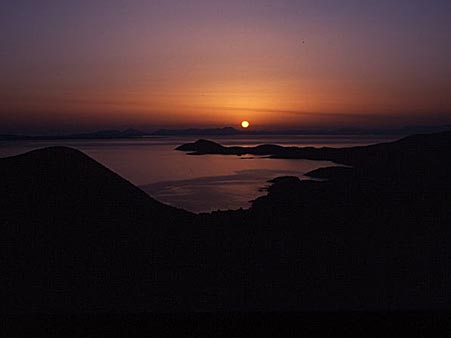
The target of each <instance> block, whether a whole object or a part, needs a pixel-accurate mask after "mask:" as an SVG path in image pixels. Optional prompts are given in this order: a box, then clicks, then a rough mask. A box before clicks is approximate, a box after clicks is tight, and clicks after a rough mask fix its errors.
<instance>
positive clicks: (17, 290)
mask: <svg viewBox="0 0 451 338" xmlns="http://www.w3.org/2000/svg"><path fill="white" fill-rule="evenodd" d="M177 149H178V150H180V151H187V152H188V153H191V154H194V155H204V154H221V155H243V154H253V155H263V156H269V157H276V158H286V159H293V160H296V159H314V160H329V161H334V162H335V163H337V164H340V166H336V167H329V168H321V169H317V170H314V171H312V172H310V173H309V174H308V175H310V176H311V177H313V178H315V180H300V179H298V178H296V177H280V178H277V179H274V180H272V181H271V186H270V187H269V188H268V191H267V193H266V194H264V195H263V196H261V197H259V198H257V199H256V200H255V201H253V202H252V206H251V207H250V208H249V209H246V210H243V209H240V210H229V211H218V212H213V213H208V214H207V213H204V214H198V215H197V214H193V213H190V212H187V211H184V210H181V209H177V208H174V207H171V206H167V205H164V204H162V203H160V202H158V201H156V200H155V199H153V198H151V197H150V196H148V195H147V194H146V193H144V192H143V191H141V190H140V189H139V188H137V187H135V186H134V185H132V184H131V183H129V182H128V181H126V180H125V179H123V178H121V177H120V176H118V175H117V174H115V173H114V172H112V171H111V170H109V169H108V168H106V167H104V166H103V165H101V164H100V163H98V162H96V161H95V160H93V159H91V158H90V157H88V156H87V155H85V154H83V153H82V152H80V151H78V150H75V149H71V148H66V147H51V148H44V149H39V150H35V151H31V152H28V153H26V154H22V155H18V156H14V157H9V158H2V159H0V205H1V212H0V224H1V227H0V229H1V230H0V238H1V241H2V243H3V245H2V252H3V253H2V259H1V260H0V268H1V271H2V273H1V277H0V283H1V291H2V300H1V303H2V313H6V314H16V315H19V314H61V313H66V314H70V313H78V314H80V313H81V314H89V313H110V314H111V313H119V314H124V313H206V312H209V313H215V312H220V313H270V312H282V313H284V312H290V313H295V312H299V311H301V312H302V311H304V312H305V311H407V310H410V311H413V310H415V311H419V310H422V311H426V310H427V311H439V310H449V309H450V304H451V288H450V287H449V285H450V283H451V277H450V276H451V233H450V224H451V211H450V208H449V206H450V205H451V175H450V173H451V157H450V154H451V132H449V131H448V132H441V133H435V134H423V135H413V136H409V137H406V138H403V139H400V140H398V141H395V142H389V143H383V144H376V145H370V146H362V147H350V148H311V147H308V148H298V147H281V146H277V145H261V146H257V147H224V146H222V145H220V144H217V143H214V142H212V141H207V140H199V141H197V142H194V143H190V144H185V145H182V146H180V147H178V148H177ZM263 322H265V321H263ZM373 324H374V323H373ZM376 326H377V325H376ZM263 327H264V325H263ZM253 332H254V333H255V331H253Z"/></svg>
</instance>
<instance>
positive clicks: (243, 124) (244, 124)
mask: <svg viewBox="0 0 451 338" xmlns="http://www.w3.org/2000/svg"><path fill="white" fill-rule="evenodd" d="M249 126H250V123H249V122H248V121H243V122H241V127H243V128H249Z"/></svg>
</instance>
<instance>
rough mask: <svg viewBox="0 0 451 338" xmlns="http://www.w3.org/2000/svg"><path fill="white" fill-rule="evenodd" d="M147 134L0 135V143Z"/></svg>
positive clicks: (107, 131) (99, 131)
mask: <svg viewBox="0 0 451 338" xmlns="http://www.w3.org/2000/svg"><path fill="white" fill-rule="evenodd" d="M146 135H148V133H145V132H142V131H140V130H136V129H126V130H122V131H121V130H98V131H94V132H90V133H79V134H67V135H39V136H29V135H0V141H19V140H96V139H123V138H137V137H142V136H146Z"/></svg>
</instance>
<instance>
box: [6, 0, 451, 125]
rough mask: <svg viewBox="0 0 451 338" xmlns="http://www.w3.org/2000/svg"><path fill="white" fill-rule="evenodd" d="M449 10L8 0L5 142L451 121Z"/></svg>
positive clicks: (235, 1) (439, 0) (390, 4)
mask: <svg viewBox="0 0 451 338" xmlns="http://www.w3.org/2000/svg"><path fill="white" fill-rule="evenodd" d="M450 36H451V1H449V0H424V1H420V0H390V1H389V0H378V1H372V0H366V1H365V0H359V1H357V0H342V1H335V0H333V1H332V0H297V1H295V0H277V1H276V0H274V1H269V0H259V1H257V0H228V1H217V0H197V1H196V0H191V1H190V0H161V1H152V0H146V1H144V0H108V1H106V0H97V1H96V0H89V1H88V0H79V1H67V0H40V1H36V0H33V1H30V0H2V1H1V2H0V45H1V46H2V48H1V49H0V132H58V131H77V130H80V131H81V130H95V129H106V128H128V127H133V128H140V129H149V128H160V127H167V128H185V127H224V126H236V127H238V126H239V124H240V122H241V121H242V120H248V121H250V122H251V127H252V128H255V129H280V128H284V129H300V128H325V127H327V128H342V127H357V128H360V127H361V128H366V127H387V128H390V127H398V126H405V125H434V124H435V125H439V124H449V123H450V122H451V62H450V61H449V60H451V38H450Z"/></svg>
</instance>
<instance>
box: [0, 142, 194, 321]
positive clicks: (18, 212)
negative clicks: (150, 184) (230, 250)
mask: <svg viewBox="0 0 451 338" xmlns="http://www.w3.org/2000/svg"><path fill="white" fill-rule="evenodd" d="M0 208H1V213H0V238H1V241H2V245H1V249H2V258H1V266H2V269H1V271H2V273H1V277H0V280H1V282H2V283H1V285H2V287H1V293H2V297H1V298H2V303H3V305H4V306H5V307H6V306H8V307H7V308H9V309H10V310H11V309H17V310H25V311H30V312H33V311H34V310H36V311H39V310H43V309H44V310H45V309H47V310H55V309H59V308H65V309H73V310H75V311H76V310H82V309H90V310H93V309H96V308H97V307H98V308H102V307H104V306H107V307H108V308H118V307H119V305H121V304H122V305H121V306H123V307H124V308H126V306H127V304H130V303H132V304H133V303H137V304H138V305H139V302H140V301H143V302H144V301H146V302H149V295H148V293H147V298H146V297H145V296H146V292H143V291H142V290H139V288H142V285H140V284H139V283H141V282H142V281H143V280H145V278H149V274H150V275H151V274H152V273H153V272H154V270H155V269H154V268H153V267H152V264H156V263H159V264H168V262H170V260H171V257H170V255H169V254H168V255H166V257H165V258H164V261H162V262H161V260H158V259H157V258H156V255H158V253H161V252H162V251H164V250H163V249H164V247H165V246H169V247H171V243H175V242H177V240H176V239H174V238H171V236H169V235H167V234H168V233H173V230H171V227H177V229H178V231H179V233H180V234H181V236H183V233H184V231H185V230H184V229H186V232H189V229H190V228H191V226H190V225H191V224H192V220H193V215H191V214H189V213H188V212H185V211H182V210H179V209H175V208H172V207H169V206H166V205H164V204H162V203H160V202H158V201H155V200H153V199H152V198H150V197H149V196H148V195H146V194H145V193H144V192H142V191H141V190H139V189H138V188H136V187H135V186H133V185H132V184H130V183H129V182H127V181H126V180H124V179H122V178H121V177H119V176H118V175H116V174H115V173H113V172H111V171H110V170H108V169H107V168H105V167H103V166H102V165H100V164H99V163H97V162H96V161H94V160H92V159H91V158H89V157H88V156H86V155H84V154H83V153H81V152H79V151H77V150H74V149H69V148H63V147H59V148H47V149H42V150H36V151H32V152H30V153H26V154H23V155H20V156H16V157H11V158H4V159H0ZM172 246H173V245H172ZM159 255H160V256H161V254H159ZM134 288H138V289H136V290H135V289H134ZM133 297H138V298H137V299H132V298H133ZM141 297H143V299H142V300H140V299H139V298H141ZM115 303H118V304H115Z"/></svg>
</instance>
